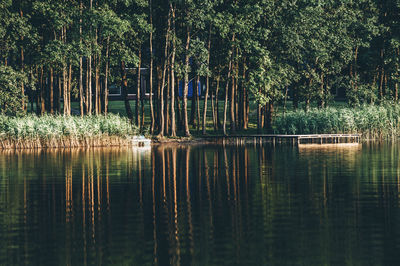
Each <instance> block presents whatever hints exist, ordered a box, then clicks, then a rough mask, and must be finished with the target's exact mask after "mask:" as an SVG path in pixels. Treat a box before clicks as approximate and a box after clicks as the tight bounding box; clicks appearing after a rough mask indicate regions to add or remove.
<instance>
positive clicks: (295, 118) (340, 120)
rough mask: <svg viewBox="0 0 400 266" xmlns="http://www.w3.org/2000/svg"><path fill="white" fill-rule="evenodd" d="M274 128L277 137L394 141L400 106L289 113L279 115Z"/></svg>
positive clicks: (399, 123) (399, 132)
mask: <svg viewBox="0 0 400 266" xmlns="http://www.w3.org/2000/svg"><path fill="white" fill-rule="evenodd" d="M273 127H274V131H275V133H279V134H361V136H362V138H363V139H365V140H368V139H389V138H397V137H399V136H400V104H394V103H384V104H381V105H363V106H360V107H356V108H347V107H342V108H334V107H328V108H324V109H317V108H315V109H311V110H310V111H308V112H305V111H303V110H297V111H291V112H288V113H286V114H285V115H280V116H278V117H277V118H276V120H275V121H274V126H273Z"/></svg>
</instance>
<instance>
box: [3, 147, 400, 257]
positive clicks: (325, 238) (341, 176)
mask: <svg viewBox="0 0 400 266" xmlns="http://www.w3.org/2000/svg"><path fill="white" fill-rule="evenodd" d="M399 156H400V146H399V145H397V144H364V145H362V146H361V145H360V146H348V147H337V148H332V147H330V148H320V147H319V148H297V147H291V146H275V147H273V146H269V145H262V146H260V145H246V146H225V147H224V146H220V145H196V146H184V145H183V146H176V145H175V146H165V145H164V146H156V147H153V148H151V149H140V150H137V149H129V148H123V149H90V150H55V151H17V152H14V151H12V152H11V151H8V152H4V151H3V152H1V153H0V264H1V265H25V264H27V265H100V264H102V265H109V264H113V265H396V264H398V262H400V198H399V190H400V164H399V158H400V157H399Z"/></svg>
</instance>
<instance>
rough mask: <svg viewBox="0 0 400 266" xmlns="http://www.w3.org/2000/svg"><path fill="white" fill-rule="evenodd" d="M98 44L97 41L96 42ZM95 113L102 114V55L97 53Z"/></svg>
mask: <svg viewBox="0 0 400 266" xmlns="http://www.w3.org/2000/svg"><path fill="white" fill-rule="evenodd" d="M96 39H97V30H96ZM96 42H97V41H96ZM95 86H96V88H95V96H94V102H95V107H94V108H95V113H96V115H99V114H100V113H101V103H100V54H99V53H97V54H96V56H95Z"/></svg>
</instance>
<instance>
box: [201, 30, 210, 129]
mask: <svg viewBox="0 0 400 266" xmlns="http://www.w3.org/2000/svg"><path fill="white" fill-rule="evenodd" d="M207 51H208V55H207V68H208V69H209V68H210V51H211V24H210V28H209V29H208V46H207ZM209 90H210V77H209V74H208V73H207V77H206V92H205V94H204V107H203V124H202V133H203V135H205V134H206V123H207V100H208V92H209Z"/></svg>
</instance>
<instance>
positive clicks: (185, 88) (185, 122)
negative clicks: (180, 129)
mask: <svg viewBox="0 0 400 266" xmlns="http://www.w3.org/2000/svg"><path fill="white" fill-rule="evenodd" d="M189 46H190V30H189V27H187V29H186V45H185V70H184V81H183V125H184V130H185V136H187V137H188V136H190V132H189V121H188V114H187V96H188V87H189Z"/></svg>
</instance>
